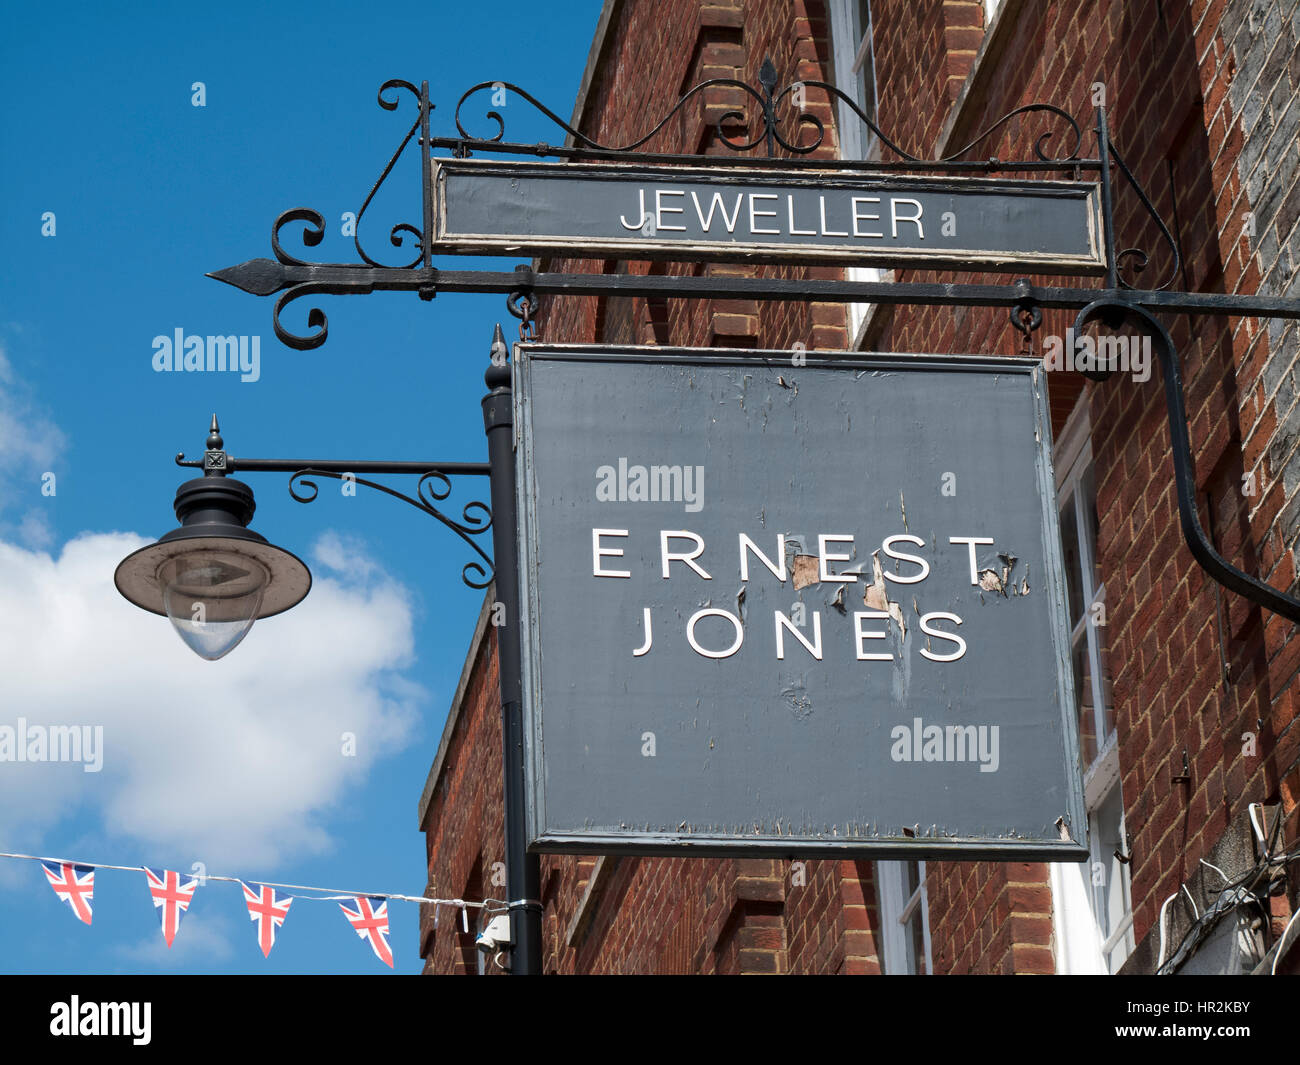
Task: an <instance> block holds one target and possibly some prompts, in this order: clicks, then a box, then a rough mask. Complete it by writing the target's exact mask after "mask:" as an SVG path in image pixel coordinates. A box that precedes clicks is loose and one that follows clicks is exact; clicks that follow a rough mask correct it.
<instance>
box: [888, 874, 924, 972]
mask: <svg viewBox="0 0 1300 1065" xmlns="http://www.w3.org/2000/svg"><path fill="white" fill-rule="evenodd" d="M876 892H877V895H878V896H879V899H880V928H881V939H882V944H881V946H882V952H881V953H882V959H881V960H882V961H883V962H884V968H885V973H886V974H888V975H896V974H899V973H904V974H905V973H912V974H914V975H915V974H919V975H927V976H928V975H929V974H930V973H931V972H932V971H933V966H932V963H931V959H930V907H929V903H928V901H927V898H926V893H925V862H876Z"/></svg>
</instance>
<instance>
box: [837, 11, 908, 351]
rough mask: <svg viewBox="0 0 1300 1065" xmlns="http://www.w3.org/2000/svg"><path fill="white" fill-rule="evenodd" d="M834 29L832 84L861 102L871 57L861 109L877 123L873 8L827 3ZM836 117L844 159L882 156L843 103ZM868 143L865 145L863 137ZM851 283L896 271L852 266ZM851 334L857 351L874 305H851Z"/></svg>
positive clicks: (884, 277) (885, 277)
mask: <svg viewBox="0 0 1300 1065" xmlns="http://www.w3.org/2000/svg"><path fill="white" fill-rule="evenodd" d="M863 4H865V5H866V8H867V24H866V25H865V26H863V25H862V19H861V15H860V11H861V5H863ZM827 6H828V8H829V14H830V28H831V59H832V67H833V70H834V78H833V82H834V85H835V87H836V88H837V89H839V90H840V92H842V93H844V95H845V96H848V97H850V98H852V99H855V100H856V99H858V95H859V84H858V82H859V78H860V76H861V74H862V67H863V64H864V63H865V62H866V61H867V57H868V56H870V57H871V79H870V84H869V85H867V86H866V87H865V90H866V91H867V92H869V93H870V94H871V100H870V103H871V106H870V107H869V108H868V107H865V106H864V107H863V108H862V109H863V110H864V111H866V112H867V113H868V114H870V115H871V118H872V121H878V112H877V104H878V102H879V98H878V96H877V95H876V63H875V51H874V48H875V45H874V41H873V39H872V37H873V30H872V25H871V4H870V2H869V0H828V5H827ZM836 115H837V117H838V119H839V125H838V133H839V144H840V158H841V159H876V158H879V156H880V141H879V139H878V138H877V137H876V135H875V134H874V133H872V132H871V130H870V129H866V130H864V129H863V128H862V120H861V119H859V118H858V116H857V115H856V114H854V113H853V111H852V110H851V109H850V108H849V107H848V105H847V104H845V103H844V101H843V100H837V101H836ZM864 133H865V134H866V137H867V142H866V143H865V144H864V143H863V134H864ZM845 277H846V279H847V280H849V281H882V280H892V279H893V271H884V270H880V269H879V268H877V267H874V266H850V267H847V268H846V270H845ZM846 306H847V308H848V331H849V347H850V348H854V349H856V348H857V347H859V346H860V345H861V343H862V334H863V333H864V332H865V330H866V325H867V321H868V319H869V318H870V317H871V311H872V308H873V307H874V306H875V304H872V303H849V304H846Z"/></svg>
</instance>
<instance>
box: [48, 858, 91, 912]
mask: <svg viewBox="0 0 1300 1065" xmlns="http://www.w3.org/2000/svg"><path fill="white" fill-rule="evenodd" d="M41 865H43V866H44V867H45V876H46V879H48V880H49V882H50V887H52V888H53V889H54V894H56V895H58V896H59V898H61V899H62V900H63V901H64V902H66V903H67V904H68V905H69V906H71V907H72V912H73V913H75V914H76V915H77V916H78V917H79V918H81V920H83V921H85V922H86V924H90V900H91V899H92V898H94V897H95V869H94V866H90V865H73V864H72V862H41Z"/></svg>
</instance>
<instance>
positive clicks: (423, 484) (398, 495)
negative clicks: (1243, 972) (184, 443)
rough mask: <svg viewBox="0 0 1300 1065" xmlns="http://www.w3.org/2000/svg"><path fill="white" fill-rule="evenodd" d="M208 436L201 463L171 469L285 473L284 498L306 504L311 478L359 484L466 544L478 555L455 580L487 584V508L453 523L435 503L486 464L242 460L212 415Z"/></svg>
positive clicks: (469, 506)
mask: <svg viewBox="0 0 1300 1065" xmlns="http://www.w3.org/2000/svg"><path fill="white" fill-rule="evenodd" d="M213 426H214V429H213V432H214V437H210V438H209V443H210V444H211V443H213V442H214V440H215V442H216V446H215V447H211V446H210V447H209V448H208V450H207V451H205V452H204V453H203V458H202V459H186V458H185V455H184V453H183V452H182V453H180V454H178V455H177V456H176V465H177V466H185V467H190V468H193V469H202V470H203V471H204V474H205V475H206V476H218V477H220V476H225V475H226V474H228V473H241V474H244V473H288V474H291V475H292V476H290V478H289V494H290V495H291V496H293V498H294V499H296V500H297V501H298V502H299V503H311V502H313V501H314V500H315V499H316V497H317V496H318V495H319V494H320V488H319V486H318V485H317V483H316V482H315V481H314V480H312V479H311V478H312V477H330V478H333V479H334V480H336V481H341V482H343V483H344V485H345V486H347V485H358V484H359V485H363V486H365V487H366V488H373V489H375V490H376V491H379V492H383V493H384V494H385V495H389V496H392V497H393V498H394V499H400V500H401V501H402V502H404V503H409V504H410V505H411V506H413V507H415V508H416V509H417V510H419V511H421V512H422V513H424V514H427V515H428V516H429V517H431V518H433V519H434V520H435V521H438V522H441V523H442V525H443V526H445V527H446V528H447V529H449V530H451V531H452V532H453V533H455V534H456V535H457V536H458V537H460V539H461V540H463V541H464V542H465V543H466V544H468V545H469V546H470V547H471V548H472V549H473V550H474V553H475V554H476V555H477V556H478V559H477V560H473V559H471V560H470V561H469V562H467V563H465V565H464V567H463V568H462V570H461V580H462V581H464V582H465V584H467V585H468V586H469V587H471V588H486V587H487V586H488V585H489V584H491V583H492V580H493V577H494V576H495V568H494V566H493V561H492V558H491V556H489V555H488V553H487V552H486V551H485V550H484V549H483V546H482V545H481V544H480V543H479V538H480V537H484V536H486V535H487V534H488V533H489V532H490V531H491V529H492V508H491V506H490V505H489V504H487V503H484V502H482V501H481V500H472V501H471V502H469V503H466V504H465V506H464V507H462V508H461V513H460V517H459V518H453V517H451V516H450V515H449V514H447V513H445V512H444V511H443V509H442V508H441V506H440V504H443V503H445V501H446V500H447V499H448V498H449V497H450V496H451V490H452V485H451V479H452V478H453V477H487V476H489V474H490V473H491V466H490V465H489V464H488V463H486V462H387V461H382V460H379V461H376V460H370V459H357V460H355V461H348V460H346V459H322V460H316V461H312V460H308V459H242V458H237V457H235V456H234V455H229V454H227V453H226V452H225V451H224V450H222V449H221V442H220V436H219V435H215V434H216V432H217V430H216V428H215V426H216V417H215V415H214V416H213ZM361 474H388V475H395V476H411V477H418V478H419V481H418V482H417V484H416V489H415V494H414V495H413V496H412V495H408V494H407V493H405V492H399V491H398V490H397V489H395V488H392V487H391V486H389V485H386V484H382V483H380V482H378V481H372V480H369V479H368V478H366V477H364V476H360V475H361Z"/></svg>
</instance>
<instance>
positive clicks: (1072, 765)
mask: <svg viewBox="0 0 1300 1065" xmlns="http://www.w3.org/2000/svg"><path fill="white" fill-rule="evenodd" d="M793 354H794V353H792V352H789V351H768V350H756V351H740V350H737V351H720V350H719V349H716V348H665V347H653V346H650V347H635V346H604V345H590V344H519V345H516V347H515V349H514V358H513V364H514V385H513V391H514V397H515V399H514V402H515V425H516V433H517V436H518V443H517V445H516V446H517V456H516V484H517V506H516V511H517V514H518V522H519V580H520V604H521V612H520V643H521V650H522V658H523V678H524V687H523V692H524V698H523V720H524V732H523V734H524V736H525V748H526V750H527V752H528V755H527V758H526V770H527V786H526V794H527V799H528V805H527V826H528V832H527V834H528V840H529V848H530V849H531V850H533V851H536V852H540V853H576V854H590V853H601V854H619V853H621V854H643V855H644V854H670V855H677V856H690V855H694V856H700V855H725V854H733V853H748V854H763V855H781V856H788V855H791V854H797V855H809V856H815V855H825V856H839V857H861V858H908V859H914V858H917V857H921V858H927V857H929V858H934V859H944V860H979V859H995V860H1008V861H1012V860H1022V861H1028V860H1047V861H1074V862H1082V861H1085V860H1086V859H1087V856H1088V850H1087V845H1086V836H1087V817H1086V814H1085V811H1084V800H1083V785H1082V778H1081V775H1080V772H1081V771H1080V766H1079V752H1078V741H1077V736H1076V732H1075V730H1076V727H1077V726H1076V723H1075V709H1074V707H1075V703H1074V691H1073V673H1072V669H1071V664H1070V638H1069V630H1068V625H1067V621H1066V612H1067V611H1066V588H1065V583H1064V580H1063V578H1062V561H1061V554H1060V533H1059V529H1058V528H1057V513H1056V506H1055V498H1056V492H1055V480H1054V476H1053V472H1052V461H1051V421H1050V416H1049V414H1048V410H1047V404H1046V397H1045V389H1044V388H1043V387H1042V374H1043V370H1042V367H1041V366H1040V365H1039V364H1038V363H1037V362H1036V361H1035V360H1032V359H1019V358H998V357H976V356H934V355H908V354H859V353H852V354H850V353H843V352H838V353H836V352H810V353H807V355H806V357H804V356H803V355H802V353H801V359H800V363H799V365H800V369H798V370H795V371H793V375H797V374H799V373H807V372H808V370H838V371H843V372H845V373H851V374H861V373H863V372H867V373H875V372H885V371H887V372H888V373H890V374H903V375H907V374H923V373H930V374H933V373H935V372H936V371H940V372H943V373H944V374H956V375H970V374H985V375H993V376H994V377H995V378H1015V377H1024V378H1025V379H1026V380H1025V387H1026V389H1027V391H1028V392H1029V393H1030V402H1031V403H1032V406H1033V415H1032V419H1033V421H1034V434H1033V435H1034V438H1035V439H1033V440H1028V439H1026V441H1025V445H1026V452H1027V453H1028V452H1029V451H1032V452H1033V460H1032V461H1033V469H1034V471H1035V479H1034V483H1033V484H1032V488H1031V487H1029V486H1027V487H1026V491H1027V492H1029V491H1032V492H1033V494H1034V495H1035V496H1036V498H1037V509H1038V514H1039V530H1038V531H1039V533H1040V534H1041V537H1042V558H1043V563H1044V568H1045V570H1046V572H1045V573H1039V572H1038V570H1037V566H1036V565H1035V566H1034V567H1033V573H1034V584H1035V589H1034V590H1035V591H1041V592H1042V602H1043V603H1044V607H1043V608H1040V609H1045V610H1046V612H1047V614H1048V616H1049V617H1050V627H1051V632H1050V636H1049V637H1046V639H1048V640H1049V641H1050V644H1051V646H1052V648H1053V653H1054V659H1055V660H1054V662H1053V664H1052V665H1053V667H1054V676H1055V681H1056V693H1055V706H1054V707H1052V708H1051V709H1050V710H1049V709H1048V708H1044V710H1043V714H1042V717H1043V720H1045V721H1049V722H1050V721H1055V724H1056V727H1057V728H1059V734H1060V750H1061V754H1062V764H1061V765H1060V766H1058V767H1057V768H1056V769H1055V770H1053V771H1052V773H1051V779H1052V780H1053V781H1054V782H1059V783H1060V784H1061V786H1062V789H1063V793H1064V801H1063V802H1062V803H1061V805H1060V809H1059V810H1053V811H1052V816H1050V817H1048V818H1047V823H1045V824H1044V825H1043V831H1042V834H1041V835H1039V836H1030V835H1029V834H1028V833H1020V834H1018V835H1017V834H1015V833H1012V832H1010V831H1008V833H1007V834H1006V835H1000V836H994V835H983V836H980V835H974V834H965V835H961V834H957V833H956V832H955V831H954V830H953V828H952V827H951V825H950V826H933V825H932V826H926V825H914V826H912V825H903V824H900V825H897V826H893V827H892V829H891V828H890V827H889V826H881V825H879V824H875V825H871V827H870V828H868V823H867V822H863V823H859V824H856V825H854V826H853V827H852V828H850V826H848V825H837V826H835V827H834V829H833V830H832V829H831V828H830V827H829V826H830V824H831V818H830V817H829V816H828V818H827V822H826V823H827V826H828V827H827V829H826V830H825V831H822V832H817V833H804V832H801V833H799V834H793V833H792V832H791V828H790V824H789V819H788V818H786V819H783V820H785V821H786V827H785V830H784V831H782V829H781V824H780V822H779V821H778V823H777V824H776V826H775V827H773V826H772V825H761V826H760V825H758V824H756V823H755V824H751V825H746V826H745V828H744V830H743V831H738V830H733V831H731V832H725V831H723V830H722V828H721V827H720V826H709V825H707V824H700V823H695V822H690V823H685V824H684V827H683V828H681V829H680V830H674V829H675V828H677V826H673V827H672V828H668V829H665V828H663V827H662V826H660V827H657V828H656V827H652V826H651V827H646V828H644V829H643V828H641V827H639V826H636V825H629V826H628V827H626V828H623V829H619V830H617V831H615V830H611V829H608V828H606V829H603V830H593V829H590V828H584V827H579V826H575V825H572V824H560V825H557V824H554V823H553V821H552V819H551V818H550V814H549V811H548V801H547V794H548V787H549V774H550V773H555V772H560V773H561V774H564V772H565V770H566V767H565V766H558V767H557V766H556V765H554V764H552V765H549V766H548V764H547V755H546V742H545V741H546V734H547V730H546V713H547V699H546V697H545V695H544V690H543V667H542V661H543V658H544V657H545V656H546V653H547V652H546V647H545V646H544V634H543V633H542V631H541V628H542V618H543V617H544V616H545V615H548V614H549V615H551V616H554V613H555V610H554V608H552V609H550V610H544V607H545V606H546V604H545V603H544V602H543V599H544V598H545V596H544V594H543V591H542V581H541V578H540V577H539V568H538V567H539V563H540V562H541V561H542V556H543V555H546V554H548V551H549V556H551V563H552V566H554V565H556V564H557V563H556V561H555V557H554V556H555V555H556V548H555V547H554V541H553V540H550V541H547V543H548V544H551V545H552V546H551V547H550V548H549V549H548V551H544V550H542V545H541V543H540V542H539V541H540V539H541V533H540V529H539V511H538V506H539V485H538V481H537V476H538V466H539V464H538V462H537V460H536V448H537V441H536V437H535V432H534V430H535V421H534V419H535V417H536V402H535V399H534V392H533V378H534V375H535V374H537V373H539V372H542V371H539V370H537V369H535V367H536V366H537V365H538V364H539V363H540V364H542V365H546V364H554V363H559V362H566V363H572V364H579V365H581V366H584V367H585V366H592V367H594V366H595V365H597V364H605V365H608V366H616V367H624V368H626V367H628V366H630V365H631V364H634V363H642V364H646V363H650V364H655V365H659V366H666V367H679V368H683V369H693V368H695V369H701V370H705V371H706V372H707V371H708V370H710V369H716V368H726V367H739V368H752V369H753V370H754V371H755V372H756V373H757V372H761V370H762V369H764V368H766V369H768V370H770V371H771V372H772V373H773V374H775V373H776V372H777V371H778V370H779V371H781V372H782V373H783V374H785V375H792V371H791V365H792V362H791V357H792V355H793ZM805 359H806V361H805ZM805 367H806V369H805ZM793 375H792V376H793ZM583 379H584V380H589V379H590V374H589V373H584V375H583ZM782 380H784V378H782ZM701 387H703V386H701ZM755 388H757V384H756V385H755ZM741 409H742V410H743V409H744V408H743V407H742V408H741ZM593 498H594V497H593ZM575 502H576V501H573V500H569V504H570V505H574V503H575ZM597 509H598V508H597V507H596V506H595V505H594V504H593V506H592V513H593V514H594V513H595V511H596V510H597ZM610 520H614V519H610ZM620 520H621V521H626V520H627V519H626V517H624V518H622V519H620ZM663 520H667V521H669V522H671V521H673V520H676V521H677V522H681V521H683V515H682V514H680V513H678V514H676V515H675V519H674V517H668V518H666V519H663ZM682 527H687V526H682ZM629 528H631V526H629ZM627 561H628V562H630V561H631V560H630V558H629V559H628V560H627ZM554 579H555V578H552V580H554ZM864 579H865V578H864ZM655 583H657V582H655ZM566 587H567V586H566ZM846 587H852V585H848V586H846ZM858 587H863V586H862V585H858ZM728 590H729V586H728ZM551 594H552V595H554V587H553V586H551ZM575 594H580V593H578V592H577V591H576V590H575ZM791 594H795V593H793V592H792V593H791ZM981 596H982V593H981ZM750 598H751V599H753V597H752V596H751V597H750ZM940 602H945V600H942V599H941V600H940ZM967 620H968V621H972V620H974V619H973V618H970V617H968V619H967ZM980 620H981V622H982V623H983V625H985V626H989V627H992V628H993V629H994V630H995V631H996V629H997V627H998V625H999V624H1005V622H994V621H991V620H989V618H987V617H982V618H981V619H980ZM968 635H970V634H969V633H968ZM972 638H973V637H972ZM556 653H557V647H556V646H555V645H553V646H551V654H552V656H554V655H555V654H556ZM688 657H689V656H688ZM727 665H731V664H730V663H728V664H727ZM599 668H600V667H599V665H597V666H596V667H595V669H596V670H599ZM659 668H662V664H661V665H660V667H659ZM724 668H725V667H724ZM566 675H567V674H566ZM1022 679H1023V678H1022ZM574 683H577V684H579V685H581V684H582V683H583V681H582V680H581V678H579V679H576V680H575V682H574ZM592 683H598V682H597V681H592ZM720 683H721V680H720ZM702 694H703V695H704V698H705V702H706V704H711V703H716V704H717V705H719V706H720V705H721V703H720V702H719V700H716V699H713V698H712V695H713V694H720V693H709V692H704V693H702ZM554 698H559V699H561V700H562V699H563V697H562V696H558V695H557V696H556V697H554ZM552 701H554V699H553V700H552ZM614 701H615V700H612V699H611V705H613V702H614ZM778 701H779V700H778V698H777V695H776V694H775V693H773V694H772V703H773V704H775V703H776V702H778ZM555 705H556V706H558V705H559V704H558V703H556V704H555ZM747 705H748V704H747ZM768 710H769V711H772V710H773V707H772V706H769V707H768ZM557 712H558V711H557ZM570 712H571V711H569V710H567V709H566V711H565V713H566V714H567V713H570ZM759 712H760V710H759V709H756V710H755V714H758V713H759ZM724 718H725V715H724ZM1038 720H1039V719H1038V718H1037V717H1035V718H1034V721H1035V722H1037V721H1038ZM894 723H895V724H897V722H894ZM1016 724H1017V726H1018V727H1024V726H1025V724H1026V722H1024V721H1017V722H1016ZM751 725H752V727H753V729H754V730H755V731H757V729H758V726H757V724H754V723H752V722H751ZM720 727H721V728H722V729H727V728H728V727H731V728H733V729H734V728H739V727H740V725H739V720H738V718H736V717H735V716H734V715H733V716H732V717H731V719H730V720H724V722H723V724H722V725H721V726H720ZM801 727H802V726H801ZM564 728H565V729H566V730H567V729H570V728H572V726H569V725H567V724H566V725H565V726H564ZM716 735H717V736H718V740H719V743H720V744H722V743H724V742H729V741H731V740H734V739H735V738H736V734H735V732H727V733H725V735H726V737H727V739H726V740H724V738H723V736H724V733H723V732H718V733H716ZM1034 735H1035V737H1038V736H1040V734H1039V733H1038V732H1037V730H1036V729H1035V731H1034ZM552 738H553V739H554V738H555V736H553V737H552ZM1034 742H1035V743H1037V742H1039V740H1038V738H1035V740H1034ZM552 757H553V758H554V757H555V755H554V754H553V755H552ZM633 761H635V759H634V760H633ZM646 764H647V765H649V764H651V763H648V762H647V763H646ZM977 779H980V778H978V777H977ZM1013 779H1014V778H1013ZM876 786H877V787H880V786H881V784H879V783H877V784H876ZM951 786H952V787H958V785H957V784H952V785H951ZM920 790H924V788H921V789H920ZM596 791H597V789H596V788H595V787H594V786H589V787H586V788H585V789H584V793H585V795H587V796H589V797H590V798H591V799H594V798H595V793H596ZM584 801H587V800H584ZM584 810H587V811H588V814H590V813H591V810H590V809H589V808H588V807H586V806H584ZM823 812H825V811H823ZM1053 818H1054V819H1055V821H1054V823H1053ZM909 832H910V833H911V834H910V835H909ZM836 833H838V835H837V834H836ZM850 833H852V834H850ZM947 833H951V834H947Z"/></svg>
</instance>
